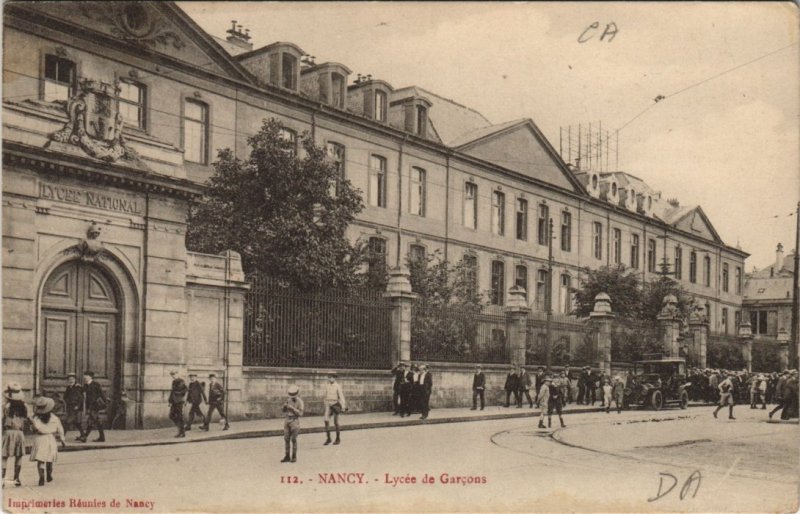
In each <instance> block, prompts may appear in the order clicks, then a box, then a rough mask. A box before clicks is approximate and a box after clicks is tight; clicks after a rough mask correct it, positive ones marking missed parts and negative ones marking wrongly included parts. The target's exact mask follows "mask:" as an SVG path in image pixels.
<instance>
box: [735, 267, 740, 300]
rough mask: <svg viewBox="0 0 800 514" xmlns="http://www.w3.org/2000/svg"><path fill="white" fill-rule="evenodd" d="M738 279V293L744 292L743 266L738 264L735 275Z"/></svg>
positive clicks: (736, 279)
mask: <svg viewBox="0 0 800 514" xmlns="http://www.w3.org/2000/svg"><path fill="white" fill-rule="evenodd" d="M734 280H735V281H736V294H742V268H740V267H739V266H736V276H735V277H734Z"/></svg>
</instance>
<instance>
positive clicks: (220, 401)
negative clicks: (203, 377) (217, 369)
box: [203, 373, 231, 432]
mask: <svg viewBox="0 0 800 514" xmlns="http://www.w3.org/2000/svg"><path fill="white" fill-rule="evenodd" d="M215 410H216V411H217V412H219V415H220V416H221V417H222V420H223V421H224V422H225V426H224V427H222V430H228V429H229V428H231V426H230V424H229V423H228V417H227V416H226V415H225V388H224V387H223V386H222V384H221V383H219V382H217V375H215V374H214V373H211V374H210V375H208V415H207V416H206V423H205V425H203V430H205V431H206V432H208V425H209V424H210V423H211V415H212V414H214V411H215Z"/></svg>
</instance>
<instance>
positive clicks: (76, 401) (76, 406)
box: [63, 373, 83, 432]
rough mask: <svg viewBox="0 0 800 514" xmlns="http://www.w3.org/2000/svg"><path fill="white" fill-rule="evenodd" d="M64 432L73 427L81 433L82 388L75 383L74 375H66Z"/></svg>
mask: <svg viewBox="0 0 800 514" xmlns="http://www.w3.org/2000/svg"><path fill="white" fill-rule="evenodd" d="M64 403H65V404H66V412H65V413H64V414H65V416H64V423H63V425H64V432H66V431H67V430H69V428H70V427H75V428H76V429H77V430H78V432H81V423H80V414H81V408H82V407H83V387H81V385H80V384H79V383H77V381H76V376H75V373H70V374H69V375H67V389H66V390H65V391H64Z"/></svg>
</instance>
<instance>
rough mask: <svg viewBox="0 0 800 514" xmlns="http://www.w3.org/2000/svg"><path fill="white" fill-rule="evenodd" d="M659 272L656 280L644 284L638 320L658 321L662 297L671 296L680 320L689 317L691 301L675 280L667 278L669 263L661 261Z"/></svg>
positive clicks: (662, 303) (662, 302) (662, 301)
mask: <svg viewBox="0 0 800 514" xmlns="http://www.w3.org/2000/svg"><path fill="white" fill-rule="evenodd" d="M660 271H661V272H660V273H659V275H660V276H659V277H658V278H656V279H653V280H651V281H650V282H647V283H645V284H644V287H643V290H644V294H643V296H642V306H641V312H640V313H639V318H640V319H642V320H656V319H658V313H659V312H661V308H662V307H663V305H664V297H665V296H667V295H669V294H671V295H673V296H675V298H676V299H677V300H678V303H677V305H676V307H677V309H678V312H679V316H680V317H681V319H686V318H687V317H688V316H689V311H690V307H691V304H692V299H691V298H690V297H689V296H688V294H687V293H686V292H685V291H684V290H683V287H681V285H680V283H679V282H678V281H677V280H675V279H673V278H670V277H669V275H670V274H671V273H670V270H669V263H667V262H666V261H662V262H661V270H660ZM612 302H613V299H612ZM612 305H613V304H612Z"/></svg>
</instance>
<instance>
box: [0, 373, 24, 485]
mask: <svg viewBox="0 0 800 514" xmlns="http://www.w3.org/2000/svg"><path fill="white" fill-rule="evenodd" d="M3 397H4V398H5V400H6V402H5V403H4V404H3V487H5V485H6V484H5V479H6V464H7V462H8V459H10V458H12V457H13V458H14V485H16V486H17V487H19V486H21V485H22V482H20V481H19V472H20V470H21V469H22V456H23V455H25V435H24V434H23V432H22V427H23V426H24V425H25V420H26V419H28V407H27V406H25V401H24V397H23V395H22V387H21V386H20V385H19V384H17V383H16V382H15V383H12V384H9V385H8V387H6V390H5V391H4V392H3Z"/></svg>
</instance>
